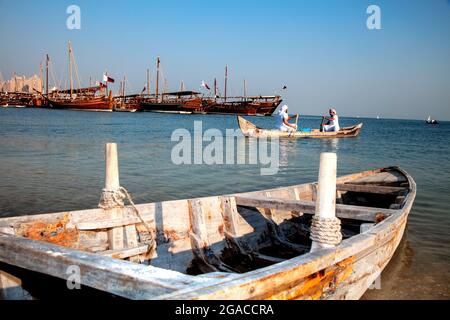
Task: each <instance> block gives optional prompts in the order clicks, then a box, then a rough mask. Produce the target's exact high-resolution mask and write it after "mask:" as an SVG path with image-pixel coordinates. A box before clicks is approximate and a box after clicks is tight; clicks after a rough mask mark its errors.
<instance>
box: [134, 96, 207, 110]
mask: <svg viewBox="0 0 450 320" xmlns="http://www.w3.org/2000/svg"><path fill="white" fill-rule="evenodd" d="M207 106H208V102H207V100H205V99H203V98H202V97H201V94H200V93H199V92H195V91H177V92H168V93H163V94H162V95H161V96H151V97H148V98H145V99H143V100H142V102H141V103H140V110H141V111H151V112H163V113H201V112H203V110H204V109H205V107H207Z"/></svg>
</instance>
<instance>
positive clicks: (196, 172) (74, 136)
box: [0, 108, 450, 299]
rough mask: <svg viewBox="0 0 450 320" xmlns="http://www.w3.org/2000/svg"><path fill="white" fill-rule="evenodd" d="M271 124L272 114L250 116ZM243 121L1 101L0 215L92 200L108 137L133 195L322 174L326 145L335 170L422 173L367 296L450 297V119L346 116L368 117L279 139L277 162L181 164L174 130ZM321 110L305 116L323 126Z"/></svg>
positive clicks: (179, 194) (181, 193) (235, 187)
mask: <svg viewBox="0 0 450 320" xmlns="http://www.w3.org/2000/svg"><path fill="white" fill-rule="evenodd" d="M249 119H250V120H251V121H254V122H255V123H256V124H258V125H260V126H263V127H272V126H273V124H274V123H275V119H274V118H271V117H251V118H249ZM194 121H202V125H203V129H208V128H218V129H220V130H223V131H224V130H225V129H226V128H235V129H236V128H237V123H236V118H235V117H234V116H221V115H168V114H155V113H89V112H75V111H57V110H38V109H13V108H7V109H6V108H2V109H0V216H2V217H6V216H15V215H28V214H36V213H46V212H57V211H63V210H75V209H86V208H94V207H96V206H97V204H98V200H99V196H100V191H101V189H102V186H103V182H104V144H105V143H106V142H117V143H118V148H119V161H120V179H121V185H123V186H125V187H126V188H127V189H128V190H129V191H130V192H131V193H132V195H133V197H134V200H135V202H137V203H144V202H152V201H158V200H169V199H182V198H192V197H199V196H207V195H215V194H226V193H234V192H243V191H251V190H259V189H265V188H272V187H278V186H284V185H291V184H298V183H303V182H311V181H315V180H317V173H318V164H319V155H320V153H321V152H327V151H331V152H337V154H338V174H339V175H342V174H348V173H352V172H358V171H362V170H368V169H372V168H377V167H383V166H391V165H398V166H401V167H403V168H404V169H406V170H407V171H408V172H409V173H410V174H411V175H412V176H413V177H414V179H415V180H416V183H417V189H418V193H417V197H416V201H415V204H414V207H413V210H412V211H411V215H410V218H409V224H408V227H407V231H406V233H405V237H404V239H403V241H402V243H401V245H400V247H399V249H398V250H397V253H396V255H395V256H394V258H393V259H392V261H391V263H390V264H389V266H388V267H387V268H386V269H385V271H384V272H383V274H382V277H381V289H380V290H370V291H368V292H367V293H366V295H365V298H367V299H379V298H387V299H404V298H415V299H421V298H437V299H448V298H450V214H449V203H450V146H449V144H450V123H448V122H447V123H441V124H440V125H438V126H428V125H425V124H424V122H423V121H406V120H382V119H380V120H376V119H354V118H342V119H341V125H343V126H346V125H351V124H354V123H356V122H360V121H361V122H364V127H363V130H362V132H361V135H360V136H359V137H357V138H353V139H340V140H337V139H336V140H321V139H305V140H292V139H289V140H282V141H281V143H280V168H279V172H278V174H276V175H273V176H261V175H260V166H258V165H214V166H210V165H181V166H177V165H174V164H173V163H172V161H171V150H172V147H173V146H174V145H175V144H176V142H172V141H171V139H170V138H171V134H172V132H173V130H175V129H177V128H186V129H188V130H189V131H192V130H193V127H194V126H193V122H194ZM319 123H320V119H319V118H318V117H305V118H301V120H300V124H301V125H302V126H303V127H317V126H318V125H319Z"/></svg>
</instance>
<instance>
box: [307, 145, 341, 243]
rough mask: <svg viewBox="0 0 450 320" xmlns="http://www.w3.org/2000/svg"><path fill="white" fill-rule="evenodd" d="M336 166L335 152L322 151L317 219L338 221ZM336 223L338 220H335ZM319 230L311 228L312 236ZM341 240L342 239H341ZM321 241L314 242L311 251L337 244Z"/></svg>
mask: <svg viewBox="0 0 450 320" xmlns="http://www.w3.org/2000/svg"><path fill="white" fill-rule="evenodd" d="M336 166H337V159H336V154H335V153H329V152H325V153H321V154H320V167H319V184H318V190H317V198H316V212H315V215H314V219H313V220H316V221H324V222H325V223H326V222H327V221H334V220H335V221H337V223H339V220H337V219H336ZM335 224H336V222H335ZM314 232H317V233H318V231H317V230H315V229H314V228H313V227H312V228H311V233H312V235H311V238H315V236H317V235H313V233H314ZM338 233H339V234H338ZM336 235H337V237H341V235H340V227H339V230H336ZM339 241H340V240H339ZM324 242H326V241H323V242H319V241H314V239H313V242H312V245H311V251H317V250H319V249H322V248H332V247H334V246H335V245H336V244H329V243H324Z"/></svg>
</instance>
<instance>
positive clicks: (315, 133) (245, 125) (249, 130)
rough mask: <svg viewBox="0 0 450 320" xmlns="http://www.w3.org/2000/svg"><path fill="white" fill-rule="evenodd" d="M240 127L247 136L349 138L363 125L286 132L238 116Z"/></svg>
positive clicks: (354, 135)
mask: <svg viewBox="0 0 450 320" xmlns="http://www.w3.org/2000/svg"><path fill="white" fill-rule="evenodd" d="M238 123H239V128H240V129H241V131H242V134H243V135H244V136H246V137H255V138H260V137H293V138H349V137H356V136H357V135H358V134H359V132H360V131H361V128H362V126H363V124H362V123H359V124H357V125H354V126H351V127H342V128H341V130H339V131H337V132H321V131H320V130H319V129H311V130H308V131H296V132H285V131H280V130H275V129H274V130H270V129H262V128H259V127H257V126H256V125H254V124H253V123H251V122H250V121H248V120H246V119H244V118H243V117H241V116H238Z"/></svg>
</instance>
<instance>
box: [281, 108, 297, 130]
mask: <svg viewBox="0 0 450 320" xmlns="http://www.w3.org/2000/svg"><path fill="white" fill-rule="evenodd" d="M277 117H278V121H277V129H278V130H280V131H285V132H293V131H296V130H297V125H296V124H292V123H289V122H288V121H289V120H291V119H293V118H295V117H289V114H288V106H287V105H284V106H282V107H281V109H280V111H278V116H277Z"/></svg>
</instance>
